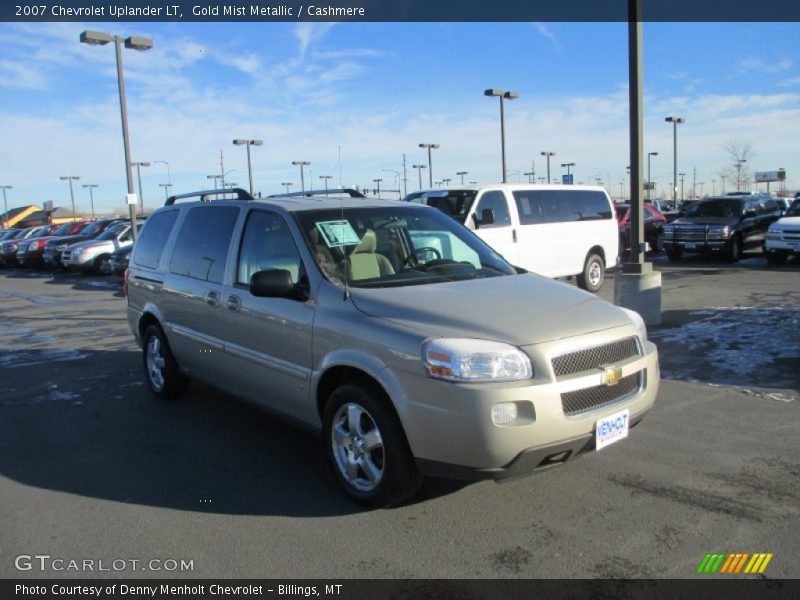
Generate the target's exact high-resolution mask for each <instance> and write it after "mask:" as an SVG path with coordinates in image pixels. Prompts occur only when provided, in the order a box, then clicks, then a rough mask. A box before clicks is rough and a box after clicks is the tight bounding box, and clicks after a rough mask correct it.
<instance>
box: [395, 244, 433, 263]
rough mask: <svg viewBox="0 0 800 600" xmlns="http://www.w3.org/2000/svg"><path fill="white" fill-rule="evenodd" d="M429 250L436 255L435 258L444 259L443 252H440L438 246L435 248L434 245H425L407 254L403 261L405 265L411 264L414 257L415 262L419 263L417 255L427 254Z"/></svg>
mask: <svg viewBox="0 0 800 600" xmlns="http://www.w3.org/2000/svg"><path fill="white" fill-rule="evenodd" d="M428 252H432V253H433V255H434V256H435V257H436V258H435V259H434V260H441V259H442V253H441V252H439V250H438V249H437V248H434V247H433V246H423V247H422V248H416V249H415V250H414V251H413V252H412V253H411V254H409V255H408V256H406V258H405V260H404V261H403V266H411V263H412V259H413V262H416V263H419V259H418V258H417V256H418V255H420V254H426V253H428Z"/></svg>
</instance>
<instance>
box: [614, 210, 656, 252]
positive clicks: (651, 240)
mask: <svg viewBox="0 0 800 600" xmlns="http://www.w3.org/2000/svg"><path fill="white" fill-rule="evenodd" d="M615 207H616V209H617V218H618V219H619V251H620V252H622V251H623V250H627V249H628V248H629V247H630V239H631V235H630V229H631V228H630V221H629V219H630V213H631V205H630V204H616V205H615ZM666 222H667V218H666V217H665V216H664V215H662V214H661V213H660V212H658V211H657V210H656V209H655V208H653V207H652V206H650V205H649V204H645V205H644V241H646V242H647V244H648V246H650V250H654V251H656V252H661V251H662V250H663V249H664V225H665V224H666Z"/></svg>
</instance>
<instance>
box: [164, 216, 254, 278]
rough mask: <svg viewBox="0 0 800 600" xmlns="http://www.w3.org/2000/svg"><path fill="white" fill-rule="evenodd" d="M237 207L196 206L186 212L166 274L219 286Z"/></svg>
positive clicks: (234, 223) (234, 224)
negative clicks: (200, 280)
mask: <svg viewBox="0 0 800 600" xmlns="http://www.w3.org/2000/svg"><path fill="white" fill-rule="evenodd" d="M238 218H239V208H238V207H236V206H212V205H208V206H197V207H195V208H192V209H191V210H189V212H188V214H187V215H186V218H185V219H184V220H183V224H182V225H181V230H180V231H179V232H178V237H177V239H176V240H175V248H174V250H173V251H172V258H171V260H170V263H169V270H170V271H171V272H172V273H175V274H176V275H185V276H186V277H194V278H195V279H202V280H204V281H212V282H214V283H222V276H223V275H224V273H225V261H226V260H227V257H228V247H229V246H230V242H231V236H232V235H233V228H234V227H235V226H236V220H237V219H238Z"/></svg>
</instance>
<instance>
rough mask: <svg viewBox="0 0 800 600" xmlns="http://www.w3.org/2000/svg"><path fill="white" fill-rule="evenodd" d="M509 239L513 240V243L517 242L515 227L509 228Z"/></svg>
mask: <svg viewBox="0 0 800 600" xmlns="http://www.w3.org/2000/svg"><path fill="white" fill-rule="evenodd" d="M511 239H512V240H513V242H514V243H515V244H516V243H517V230H516V229H512V230H511Z"/></svg>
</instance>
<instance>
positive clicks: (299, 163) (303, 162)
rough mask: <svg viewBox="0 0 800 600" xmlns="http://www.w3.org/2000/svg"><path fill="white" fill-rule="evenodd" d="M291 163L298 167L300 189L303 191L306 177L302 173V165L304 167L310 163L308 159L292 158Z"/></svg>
mask: <svg viewBox="0 0 800 600" xmlns="http://www.w3.org/2000/svg"><path fill="white" fill-rule="evenodd" d="M292 164H293V165H296V166H299V167H300V190H301V191H303V192H305V191H306V179H305V175H304V173H303V167H305V166H306V165H310V164H311V163H310V162H309V161H307V160H293V161H292Z"/></svg>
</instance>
